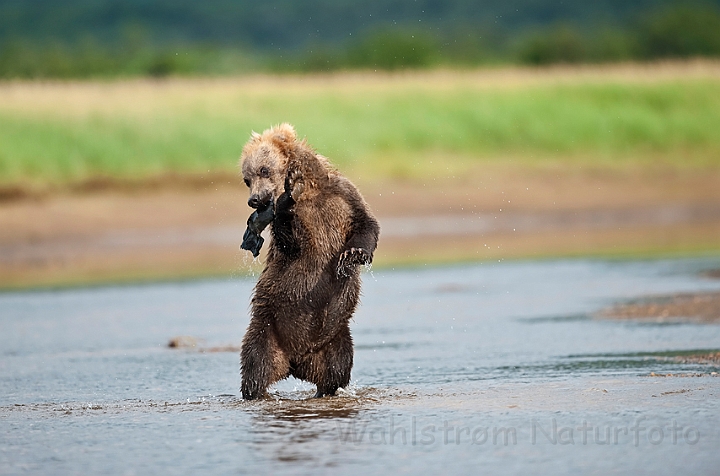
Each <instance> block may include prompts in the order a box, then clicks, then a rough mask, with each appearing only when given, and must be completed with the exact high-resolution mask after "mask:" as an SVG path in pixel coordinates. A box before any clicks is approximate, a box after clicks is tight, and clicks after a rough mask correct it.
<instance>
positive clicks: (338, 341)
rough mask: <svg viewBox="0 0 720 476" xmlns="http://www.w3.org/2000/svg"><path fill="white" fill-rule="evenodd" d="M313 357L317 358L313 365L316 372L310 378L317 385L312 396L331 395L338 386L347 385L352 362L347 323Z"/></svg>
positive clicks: (343, 386) (350, 339) (350, 341)
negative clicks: (315, 364)
mask: <svg viewBox="0 0 720 476" xmlns="http://www.w3.org/2000/svg"><path fill="white" fill-rule="evenodd" d="M313 357H314V358H315V359H318V360H317V366H316V367H315V368H316V369H317V370H318V372H317V374H316V375H315V377H316V378H315V379H313V380H312V382H313V383H314V384H315V385H317V392H316V393H315V397H314V398H320V397H324V396H326V395H328V396H332V395H335V392H336V391H337V389H338V388H341V387H342V388H345V387H347V386H348V384H349V383H350V372H351V371H352V364H353V344H352V337H351V336H350V328H349V327H348V325H347V324H345V325H343V326H342V327H341V328H340V331H339V332H338V334H337V335H336V336H335V338H334V339H333V340H331V341H330V342H328V344H327V345H326V346H325V347H324V348H323V349H322V350H321V351H320V352H318V353H316V354H314V356H313Z"/></svg>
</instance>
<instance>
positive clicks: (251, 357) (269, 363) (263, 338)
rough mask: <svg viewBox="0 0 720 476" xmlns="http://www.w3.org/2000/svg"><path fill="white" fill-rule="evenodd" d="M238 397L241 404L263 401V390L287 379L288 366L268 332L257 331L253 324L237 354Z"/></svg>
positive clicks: (275, 341) (266, 330)
mask: <svg viewBox="0 0 720 476" xmlns="http://www.w3.org/2000/svg"><path fill="white" fill-rule="evenodd" d="M240 363H241V371H242V388H241V391H242V396H243V398H244V399H245V400H254V399H256V398H261V397H264V396H265V394H266V391H267V388H268V387H269V386H270V385H272V384H274V383H275V382H277V381H278V380H281V379H283V378H285V377H287V376H288V372H289V370H290V364H289V362H288V359H287V357H286V356H285V353H284V352H283V351H282V349H280V347H279V346H278V343H277V340H276V339H275V336H274V335H273V334H272V332H270V330H269V329H267V328H266V327H263V328H261V329H259V330H258V329H257V328H256V326H253V323H251V324H250V327H248V331H247V333H246V334H245V337H244V338H243V343H242V349H241V350H240Z"/></svg>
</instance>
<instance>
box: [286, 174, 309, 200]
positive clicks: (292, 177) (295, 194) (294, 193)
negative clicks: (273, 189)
mask: <svg viewBox="0 0 720 476" xmlns="http://www.w3.org/2000/svg"><path fill="white" fill-rule="evenodd" d="M304 191H305V182H304V181H303V176H302V172H300V170H299V169H291V170H290V171H289V172H288V175H287V179H286V180H285V192H287V193H289V194H290V196H291V197H292V199H293V200H294V201H296V202H297V201H298V199H299V198H300V195H302V193H303V192H304Z"/></svg>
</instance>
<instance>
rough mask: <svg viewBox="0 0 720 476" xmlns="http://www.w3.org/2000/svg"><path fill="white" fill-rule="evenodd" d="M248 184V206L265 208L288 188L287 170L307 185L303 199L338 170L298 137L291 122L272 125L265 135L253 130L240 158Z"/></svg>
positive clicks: (244, 177)
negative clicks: (297, 173)
mask: <svg viewBox="0 0 720 476" xmlns="http://www.w3.org/2000/svg"><path fill="white" fill-rule="evenodd" d="M240 164H241V170H242V176H243V180H244V181H245V185H247V186H248V188H249V189H250V198H249V199H248V205H250V206H251V207H252V208H263V207H264V206H265V205H267V204H268V203H270V201H273V202H275V201H277V199H278V197H279V196H280V195H281V194H282V193H283V192H284V191H285V178H286V177H287V176H288V170H290V169H292V170H295V171H297V172H300V174H301V176H302V178H303V182H304V184H305V191H304V192H303V195H302V196H301V200H308V199H309V198H311V197H313V196H314V195H315V194H316V193H317V190H319V189H321V188H322V187H323V186H324V185H325V184H326V183H327V181H328V179H329V176H330V175H331V174H333V173H334V172H335V169H334V168H333V166H332V165H331V164H330V162H329V161H328V160H327V158H325V157H323V156H322V155H319V154H316V153H315V151H314V150H313V149H312V148H311V147H310V146H309V145H308V144H307V143H306V142H305V141H304V140H298V138H297V134H296V133H295V129H294V128H293V126H291V125H290V124H280V125H279V126H275V127H271V128H270V129H267V130H266V131H264V132H263V133H262V134H258V133H257V132H253V133H252V136H251V137H250V140H249V141H248V143H247V144H245V147H243V151H242V156H241V158H240Z"/></svg>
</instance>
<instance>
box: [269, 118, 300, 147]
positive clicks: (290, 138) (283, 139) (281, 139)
mask: <svg viewBox="0 0 720 476" xmlns="http://www.w3.org/2000/svg"><path fill="white" fill-rule="evenodd" d="M272 139H273V141H274V142H276V143H278V145H280V144H283V145H287V144H291V143H293V142H295V140H297V134H296V133H295V128H293V126H291V125H290V124H288V123H283V124H280V125H278V126H275V127H273V128H272Z"/></svg>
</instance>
